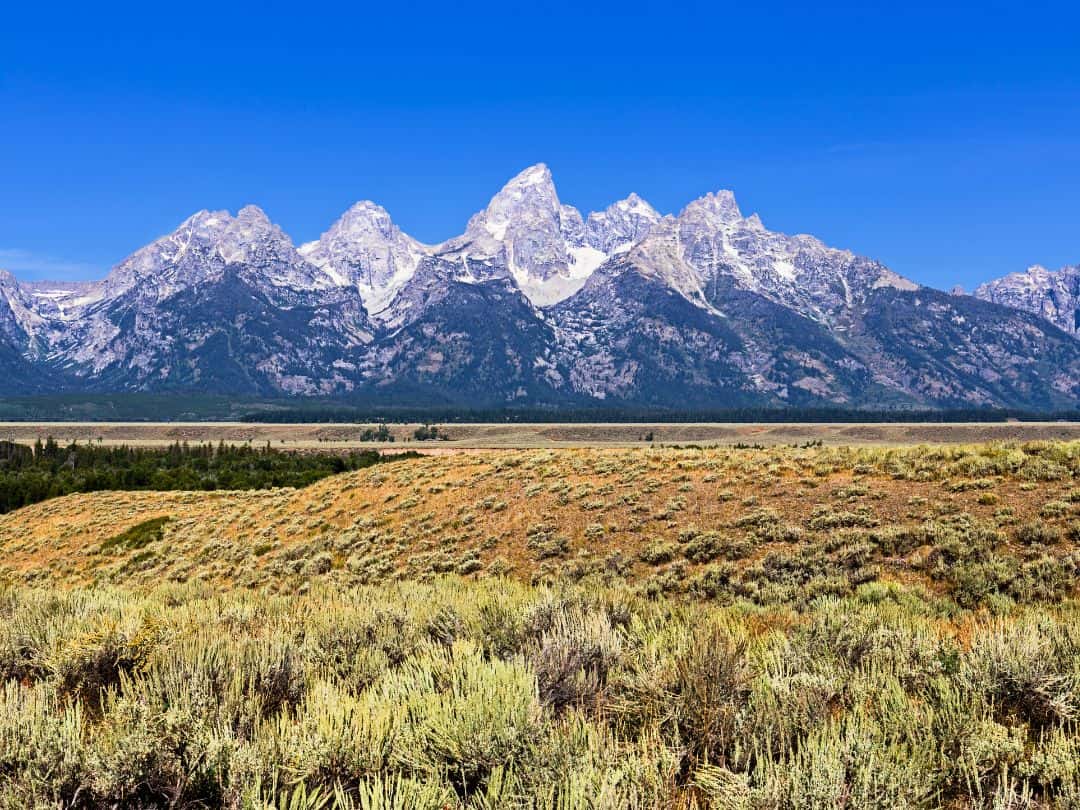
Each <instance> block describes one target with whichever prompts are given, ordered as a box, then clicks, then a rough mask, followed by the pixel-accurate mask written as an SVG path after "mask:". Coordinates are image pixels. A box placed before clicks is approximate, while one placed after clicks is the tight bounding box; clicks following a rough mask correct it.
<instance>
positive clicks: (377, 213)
mask: <svg viewBox="0 0 1080 810" xmlns="http://www.w3.org/2000/svg"><path fill="white" fill-rule="evenodd" d="M428 251H429V249H428V248H427V247H426V246H425V245H422V244H420V243H419V242H417V241H416V240H415V239H413V238H412V237H411V236H408V235H407V234H405V233H403V232H402V230H401V229H400V228H399V227H398V226H397V225H395V224H394V223H393V221H392V220H391V219H390V214H389V213H387V211H386V209H385V208H383V207H382V206H380V205H376V204H375V203H373V202H370V201H364V202H358V203H357V204H356V205H354V206H353V207H352V208H350V209H349V210H348V211H346V212H345V213H344V214H343V215H342V216H341V219H339V220H338V221H337V222H335V223H334V224H333V225H332V226H331V227H330V230H328V231H327V232H326V233H324V234H323V235H322V236H321V237H320V238H319V240H318V241H316V242H309V243H308V244H306V245H303V246H302V247H301V248H300V251H299V252H300V255H301V256H303V257H304V258H305V259H306V260H307V261H309V262H311V263H312V264H313V265H315V266H316V267H318V268H320V269H321V270H323V272H325V273H326V275H327V276H328V277H329V280H330V281H331V282H332V283H334V284H337V285H339V286H342V287H354V288H355V289H356V291H357V292H358V293H359V295H360V298H361V299H362V300H363V302H364V306H365V307H366V308H367V310H368V312H369V313H371V314H372V315H373V316H374V317H379V314H380V313H382V312H384V311H385V310H386V308H387V306H389V304H390V302H391V300H393V298H394V296H395V295H397V293H398V291H400V290H401V288H402V287H403V286H405V284H406V283H408V281H409V279H411V278H412V277H413V274H414V273H415V272H416V267H417V265H418V264H419V263H420V261H421V259H423V258H424V257H425V255H426V254H427V252H428Z"/></svg>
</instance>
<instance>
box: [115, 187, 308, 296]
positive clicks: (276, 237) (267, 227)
mask: <svg viewBox="0 0 1080 810" xmlns="http://www.w3.org/2000/svg"><path fill="white" fill-rule="evenodd" d="M227 268H233V269H234V271H235V272H236V273H237V275H238V276H239V277H240V278H242V279H244V280H245V281H246V282H247V283H249V284H251V285H252V286H254V287H256V288H258V289H262V290H265V291H269V292H276V291H278V290H282V289H293V290H297V291H310V290H316V289H325V288H326V287H327V286H329V285H328V284H326V283H325V280H324V278H323V274H322V273H320V272H319V271H318V270H317V269H316V268H315V267H314V266H313V265H311V264H310V263H309V262H307V261H306V260H305V259H304V258H303V257H301V256H300V254H299V253H298V252H297V250H296V248H295V247H294V246H293V243H292V240H291V239H289V237H288V235H286V234H285V232H284V231H282V230H281V228H279V227H278V226H277V225H275V224H274V223H273V222H271V221H270V218H269V217H268V216H267V215H266V213H265V212H264V211H263V210H262V209H261V208H259V207H258V206H255V205H247V206H244V207H243V208H241V209H240V210H239V211H238V212H237V214H236V216H233V215H232V214H230V213H229V212H228V211H207V210H203V211H199V212H197V213H195V214H193V215H192V216H190V217H188V218H187V219H186V220H184V221H183V222H182V223H181V224H180V226H179V227H178V228H177V229H176V230H175V231H173V232H172V233H170V234H168V235H166V236H163V237H161V238H159V239H156V240H154V241H153V242H151V243H150V244H149V245H147V246H146V247H144V248H141V249H140V250H138V251H136V252H135V253H133V254H132V255H131V256H129V257H128V258H126V259H124V260H123V261H122V262H120V264H118V265H116V267H114V268H113V270H112V272H110V273H109V275H108V276H107V277H106V278H105V280H104V282H103V283H102V290H101V295H100V296H98V297H100V298H106V299H111V298H116V297H118V296H121V295H125V294H127V293H129V292H136V293H138V294H140V295H146V296H150V297H152V298H156V299H158V300H161V299H164V298H167V297H168V296H170V295H173V294H175V293H176V292H178V291H180V290H182V289H185V288H187V287H190V286H192V285H195V284H200V283H203V282H207V281H212V280H216V279H220V278H221V277H222V275H223V274H224V273H225V271H226V269H227Z"/></svg>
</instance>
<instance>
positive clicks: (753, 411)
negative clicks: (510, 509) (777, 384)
mask: <svg viewBox="0 0 1080 810" xmlns="http://www.w3.org/2000/svg"><path fill="white" fill-rule="evenodd" d="M1010 419H1016V420H1020V421H1080V410H1075V411H1061V412H1046V413H1037V412H1031V411H1013V410H993V409H986V408H968V409H953V410H941V411H938V410H921V411H909V410H863V409H859V410H852V409H844V408H729V409H719V410H686V411H670V410H660V409H620V408H589V409H576V410H574V409H561V408H560V409H546V408H521V409H501V410H499V409H495V410H483V409H480V410H462V409H460V408H407V407H405V408H375V409H372V408H360V407H348V406H329V407H326V408H317V407H305V408H281V409H275V410H270V409H267V410H260V411H258V412H252V413H246V414H244V415H242V416H241V417H240V420H241V421H243V422H273V423H323V422H327V423H329V422H338V423H340V422H354V423H356V422H396V423H406V422H424V423H430V422H511V423H512V422H522V423H525V422H543V423H560V422H562V423H584V422H600V423H605V422H630V423H649V422H659V423H663V422H670V423H680V422H767V423H774V424H775V423H783V422H863V423H874V422H912V423H931V422H940V423H956V422H1006V421H1008V420H1010Z"/></svg>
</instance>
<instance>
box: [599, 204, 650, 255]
mask: <svg viewBox="0 0 1080 810" xmlns="http://www.w3.org/2000/svg"><path fill="white" fill-rule="evenodd" d="M659 221H660V215H659V214H658V213H657V212H656V209H654V208H653V207H652V206H651V205H649V204H648V203H647V202H645V200H643V199H641V197H639V196H638V195H637V194H631V195H630V196H629V197H627V198H626V199H625V200H619V201H618V202H615V203H612V204H611V205H609V206H608V207H607V208H605V209H604V210H603V211H598V212H594V213H592V214H589V219H588V221H587V222H586V223H585V241H586V242H587V243H588V245H589V246H590V247H593V248H596V249H597V250H599V251H600V252H601V253H605V254H607V255H608V256H612V255H614V254H616V253H623V252H625V251H627V250H629V249H630V248H631V247H633V246H634V245H636V244H637V243H638V242H640V241H641V240H642V239H644V238H645V237H646V236H648V234H649V231H650V230H652V228H653V226H654V225H656V223H657V222H659Z"/></svg>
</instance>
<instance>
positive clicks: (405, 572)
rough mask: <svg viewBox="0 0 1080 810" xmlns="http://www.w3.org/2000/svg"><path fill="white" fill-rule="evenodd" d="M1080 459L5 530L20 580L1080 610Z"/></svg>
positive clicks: (952, 455)
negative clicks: (1038, 605) (921, 601)
mask: <svg viewBox="0 0 1080 810" xmlns="http://www.w3.org/2000/svg"><path fill="white" fill-rule="evenodd" d="M1078 472H1080V442H1072V443H1052V442H1033V443H1027V444H1023V445H1019V444H992V445H972V446H962V447H948V448H945V447H937V448H928V447H909V448H891V449H880V448H875V449H871V448H864V449H852V448H821V447H806V448H768V449H766V448H761V449H738V450H728V449H715V448H713V449H693V448H688V449H631V450H545V451H539V450H517V451H496V452H486V453H459V454H450V455H436V456H425V457H422V458H418V459H414V460H410V461H402V462H398V463H396V464H393V465H382V466H379V467H375V468H371V469H368V470H361V471H358V472H353V473H346V474H343V475H338V476H333V477H331V478H328V479H325V480H323V481H320V482H318V483H316V484H314V485H312V486H309V487H307V488H305V489H297V490H294V489H276V490H269V491H262V492H214V493H187V492H181V493H176V492H171V493H158V492H104V493H94V494H87V495H71V496H66V497H62V498H57V499H54V500H50V501H47V502H44V503H40V504H37V505H34V506H31V507H27V508H24V509H21V510H18V511H16V512H13V513H10V514H7V515H4V516H0V560H2V561H3V562H2V563H0V579H6V580H10V581H12V582H15V583H23V584H27V583H37V584H43V585H44V584H59V585H64V586H84V585H90V584H103V583H112V584H122V585H125V586H130V587H136V588H143V587H149V586H154V585H158V584H161V583H163V582H187V581H200V582H204V583H206V584H208V585H211V586H213V587H215V588H221V589H228V588H233V587H241V588H260V589H268V590H272V591H280V592H296V591H302V590H305V589H306V588H307V587H309V586H310V585H312V584H313V583H316V582H323V583H326V584H330V585H343V586H349V585H357V584H369V583H377V582H383V581H387V580H394V579H408V580H426V579H430V578H432V577H433V576H435V575H437V574H441V573H450V572H453V573H458V574H461V575H465V576H469V577H485V576H490V575H506V576H510V577H512V578H516V579H519V580H523V581H532V582H538V581H547V580H556V579H570V580H590V579H592V580H597V581H601V580H602V581H607V582H610V581H623V580H625V581H628V582H630V583H631V584H633V585H635V586H637V587H640V588H641V589H643V590H645V591H647V592H650V593H690V594H693V595H698V596H703V597H707V598H713V599H721V600H732V599H739V598H742V599H750V600H752V601H756V602H760V603H765V604H769V603H797V602H800V601H806V600H809V599H812V598H814V597H815V596H818V595H822V594H836V595H843V594H847V593H850V592H852V591H853V590H854V589H855V588H856V587H857V586H858V585H860V584H862V583H865V582H871V581H900V582H903V583H905V584H909V585H918V586H922V587H925V588H927V589H929V590H932V591H934V592H936V593H938V594H940V595H949V596H952V597H953V598H955V599H956V600H957V601H958V602H960V603H961V604H967V605H974V604H981V603H983V602H984V601H986V600H988V599H995V598H1009V599H1014V600H1017V601H1021V602H1024V601H1032V600H1038V599H1050V598H1060V597H1062V596H1065V595H1068V594H1070V593H1072V591H1073V589H1074V582H1075V578H1074V574H1075V571H1076V568H1077V566H1078V563H1080V554H1078V552H1077V548H1078V546H1077V540H1078V538H1080V489H1077V488H1076V482H1075V479H1076V475H1077V473H1078Z"/></svg>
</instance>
